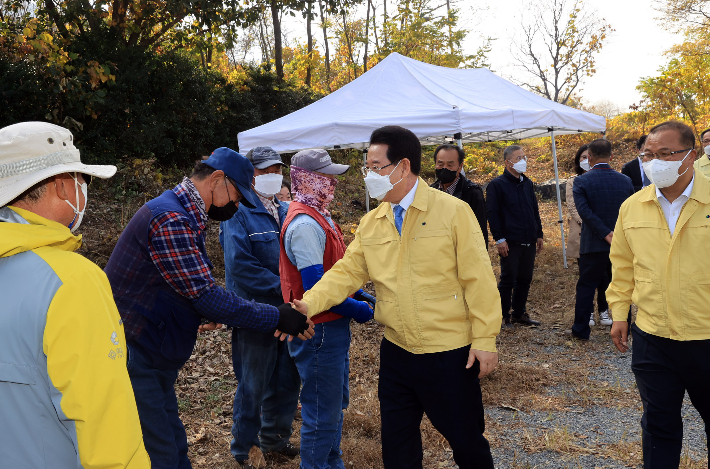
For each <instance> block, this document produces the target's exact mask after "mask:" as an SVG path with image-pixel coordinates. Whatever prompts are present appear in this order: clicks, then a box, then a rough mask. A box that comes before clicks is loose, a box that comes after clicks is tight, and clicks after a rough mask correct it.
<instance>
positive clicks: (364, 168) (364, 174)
mask: <svg viewBox="0 0 710 469" xmlns="http://www.w3.org/2000/svg"><path fill="white" fill-rule="evenodd" d="M393 164H394V163H390V164H388V165H385V166H383V167H381V168H378V167H377V166H373V167H372V168H368V167H367V166H363V167H362V168H360V172H361V173H362V175H363V176H367V172H368V171H374V172H375V173H377V174H380V171H382V170H383V169H385V168H386V167H388V166H392V165H393Z"/></svg>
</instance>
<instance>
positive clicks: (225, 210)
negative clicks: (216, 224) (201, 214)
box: [207, 178, 239, 221]
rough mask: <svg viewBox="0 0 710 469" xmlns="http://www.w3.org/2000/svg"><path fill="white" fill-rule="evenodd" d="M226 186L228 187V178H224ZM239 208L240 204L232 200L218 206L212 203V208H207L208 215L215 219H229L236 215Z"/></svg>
mask: <svg viewBox="0 0 710 469" xmlns="http://www.w3.org/2000/svg"><path fill="white" fill-rule="evenodd" d="M224 186H225V187H227V179H226V178H225V179H224ZM227 194H229V188H227ZM237 210H239V205H237V204H236V202H234V201H232V200H230V201H229V202H227V203H226V204H225V205H222V206H221V207H217V206H216V205H214V204H212V205H210V209H209V210H207V216H208V217H210V218H211V219H212V220H214V221H227V220H229V219H230V218H232V217H233V216H234V214H235V213H237Z"/></svg>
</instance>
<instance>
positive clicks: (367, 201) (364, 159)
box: [362, 144, 370, 213]
mask: <svg viewBox="0 0 710 469" xmlns="http://www.w3.org/2000/svg"><path fill="white" fill-rule="evenodd" d="M362 165H363V166H366V165H367V148H365V145H364V144H363V145H362ZM369 211H370V194H369V193H368V192H367V184H365V213H368V212H369Z"/></svg>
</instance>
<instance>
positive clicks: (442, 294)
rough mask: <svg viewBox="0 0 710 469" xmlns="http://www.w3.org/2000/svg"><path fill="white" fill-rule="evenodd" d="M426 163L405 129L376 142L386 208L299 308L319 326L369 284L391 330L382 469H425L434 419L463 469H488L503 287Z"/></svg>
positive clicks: (384, 377) (371, 174)
mask: <svg viewBox="0 0 710 469" xmlns="http://www.w3.org/2000/svg"><path fill="white" fill-rule="evenodd" d="M421 157H422V150H421V145H420V143H419V139H418V138H417V136H416V135H414V133H412V132H411V131H409V130H407V129H405V128H402V127H398V126H386V127H382V128H379V129H377V130H375V131H374V132H373V133H372V135H371V137H370V149H369V152H368V154H367V166H366V167H364V168H363V175H365V173H366V174H367V175H366V176H365V184H366V185H367V189H368V191H369V193H370V195H371V196H372V197H374V198H376V199H378V200H380V201H381V203H380V204H379V206H378V207H377V208H376V209H374V210H372V211H371V212H370V213H368V214H367V215H365V216H364V217H363V218H362V220H361V221H360V224H359V226H358V228H357V230H356V231H355V239H354V240H353V242H352V243H350V246H349V247H348V250H347V252H346V253H345V256H344V257H343V258H342V259H341V260H340V261H338V262H337V263H336V264H335V266H333V268H332V269H330V270H329V271H328V272H326V273H325V275H324V276H323V278H322V279H321V280H320V281H319V282H318V283H317V284H316V285H315V286H314V287H313V288H311V289H310V290H309V291H307V292H306V293H305V295H304V297H303V301H298V300H295V301H294V304H295V305H296V307H297V308H298V309H299V311H301V312H302V313H304V314H308V315H309V316H310V317H317V316H316V315H318V314H319V313H321V311H327V310H328V309H331V308H332V306H333V305H336V304H338V303H339V302H341V301H343V299H344V298H346V297H347V296H348V295H350V294H352V293H353V292H355V291H356V290H357V289H358V288H360V287H362V285H364V284H365V282H367V281H368V280H372V282H373V283H374V284H375V289H376V291H377V294H378V295H379V298H378V302H377V308H376V316H377V321H378V322H380V323H382V324H384V325H385V336H384V339H383V340H382V345H381V347H380V371H379V388H378V397H379V400H380V413H381V416H382V459H383V462H384V467H385V468H386V469H414V468H419V469H421V467H422V458H423V448H422V438H421V430H420V425H421V421H422V417H423V415H424V413H426V414H427V416H428V417H429V419H430V420H431V422H432V423H433V424H434V427H435V428H436V429H437V430H438V431H440V432H441V434H442V435H443V436H444V438H446V439H447V441H448V442H449V444H450V445H451V449H452V450H453V457H454V460H455V461H456V464H457V465H458V467H459V468H460V469H492V468H493V458H492V456H491V451H490V446H489V444H488V441H487V440H486V438H485V436H484V435H483V433H484V431H485V419H484V413H483V402H482V398H481V387H480V381H479V379H480V378H482V377H483V376H485V375H487V374H488V373H490V372H491V371H493V370H494V369H495V367H496V365H497V364H498V354H497V353H496V336H497V335H498V333H499V332H500V314H501V313H500V310H499V309H498V308H499V307H500V297H499V295H498V291H497V290H496V288H495V275H494V274H493V269H492V268H491V261H490V258H489V256H488V252H487V251H486V247H485V244H484V243H483V239H482V236H481V233H480V232H478V230H479V229H480V228H479V224H478V222H477V221H476V218H475V216H474V215H473V212H472V211H471V209H470V207H469V206H468V205H467V204H466V203H464V202H462V201H461V200H459V199H456V198H454V197H449V196H448V195H446V194H444V193H442V192H441V191H439V190H436V189H433V188H431V187H429V186H427V184H426V183H425V182H424V180H423V179H422V178H420V177H419V176H418V174H419V171H420V169H421ZM294 188H295V183H294ZM294 342H295V340H294ZM304 408H305V407H304ZM301 453H303V442H301ZM325 467H327V466H325ZM331 467H333V466H331ZM338 467H341V466H338Z"/></svg>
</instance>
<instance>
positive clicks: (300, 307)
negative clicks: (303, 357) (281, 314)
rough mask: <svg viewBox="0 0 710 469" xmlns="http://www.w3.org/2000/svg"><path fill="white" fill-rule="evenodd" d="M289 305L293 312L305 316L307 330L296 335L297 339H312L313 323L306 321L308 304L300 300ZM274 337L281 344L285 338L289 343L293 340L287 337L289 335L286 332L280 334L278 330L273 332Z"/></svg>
mask: <svg viewBox="0 0 710 469" xmlns="http://www.w3.org/2000/svg"><path fill="white" fill-rule="evenodd" d="M290 305H291V308H293V309H294V310H296V311H298V312H299V313H301V314H303V315H304V316H306V324H307V325H308V328H307V329H306V330H305V331H304V332H303V333H301V334H298V338H299V339H301V340H308V339H310V338H311V337H313V334H315V329H313V327H314V326H315V325H314V324H313V321H311V320H310V319H308V304H307V303H305V302H303V301H301V300H294V302H293V303H291V304H290ZM282 306H285V305H282ZM274 337H278V338H279V340H281V341H282V342H283V341H284V340H286V338H288V341H289V342H291V341H292V340H293V336H292V335H289V334H288V333H286V332H282V331H280V330H279V329H278V328H277V329H276V331H275V332H274Z"/></svg>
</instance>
